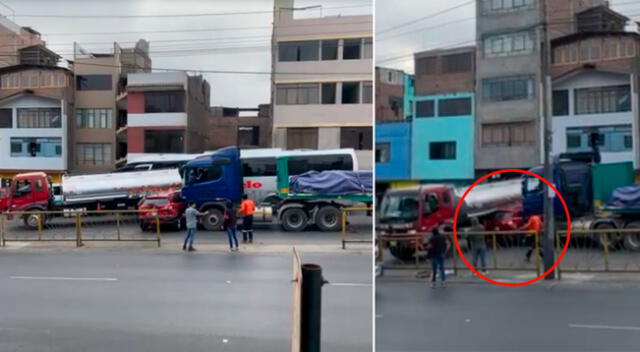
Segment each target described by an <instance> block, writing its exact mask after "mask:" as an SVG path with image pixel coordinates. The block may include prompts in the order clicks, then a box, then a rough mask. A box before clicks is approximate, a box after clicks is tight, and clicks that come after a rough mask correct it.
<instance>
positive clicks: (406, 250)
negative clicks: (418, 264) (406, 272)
mask: <svg viewBox="0 0 640 352" xmlns="http://www.w3.org/2000/svg"><path fill="white" fill-rule="evenodd" d="M389 252H391V255H393V256H394V257H396V258H398V259H400V260H402V261H404V262H409V261H414V260H415V257H414V255H415V252H416V251H415V248H413V247H409V246H405V245H402V244H397V245H395V246H389Z"/></svg>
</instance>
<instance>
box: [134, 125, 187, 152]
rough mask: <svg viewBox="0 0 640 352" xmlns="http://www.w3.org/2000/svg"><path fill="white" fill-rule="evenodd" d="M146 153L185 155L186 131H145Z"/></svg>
mask: <svg viewBox="0 0 640 352" xmlns="http://www.w3.org/2000/svg"><path fill="white" fill-rule="evenodd" d="M144 152H145V153H184V131H182V130H156V131H154V130H147V131H144Z"/></svg>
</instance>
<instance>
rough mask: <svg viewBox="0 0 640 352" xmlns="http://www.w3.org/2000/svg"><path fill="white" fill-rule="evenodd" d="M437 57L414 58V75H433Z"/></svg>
mask: <svg viewBox="0 0 640 352" xmlns="http://www.w3.org/2000/svg"><path fill="white" fill-rule="evenodd" d="M437 63H438V58H437V57H424V58H420V59H417V60H416V75H433V74H435V73H436V71H437V70H436V68H437V66H436V65H437Z"/></svg>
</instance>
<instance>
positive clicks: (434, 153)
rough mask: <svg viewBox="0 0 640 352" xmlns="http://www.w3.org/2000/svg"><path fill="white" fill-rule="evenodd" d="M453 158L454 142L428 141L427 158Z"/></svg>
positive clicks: (454, 152)
mask: <svg viewBox="0 0 640 352" xmlns="http://www.w3.org/2000/svg"><path fill="white" fill-rule="evenodd" d="M455 158H456V142H431V143H429V159H431V160H455Z"/></svg>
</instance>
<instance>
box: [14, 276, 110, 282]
mask: <svg viewBox="0 0 640 352" xmlns="http://www.w3.org/2000/svg"><path fill="white" fill-rule="evenodd" d="M11 280H58V281H118V279H116V278H112V277H60V276H11Z"/></svg>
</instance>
